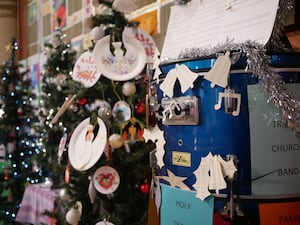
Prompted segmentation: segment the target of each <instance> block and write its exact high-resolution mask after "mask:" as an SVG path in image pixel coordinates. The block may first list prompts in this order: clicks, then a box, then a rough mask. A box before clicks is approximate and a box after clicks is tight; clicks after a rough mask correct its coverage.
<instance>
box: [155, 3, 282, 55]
mask: <svg viewBox="0 0 300 225" xmlns="http://www.w3.org/2000/svg"><path fill="white" fill-rule="evenodd" d="M226 2H227V1H224V0H214V1H211V0H201V1H200V0H196V1H191V2H189V3H188V4H186V5H184V6H179V5H174V6H172V8H171V13H170V18H169V23H168V29H167V33H166V38H165V42H164V46H163V49H162V57H161V59H162V60H166V59H170V58H171V59H173V58H175V59H176V58H177V57H178V55H179V54H180V52H181V51H182V50H185V49H186V48H209V47H214V46H216V45H217V44H222V43H224V42H226V41H227V40H232V41H234V42H235V43H244V42H246V41H248V40H251V41H255V42H258V43H260V44H266V43H267V41H268V40H269V38H270V36H271V33H272V30H273V26H274V21H275V18H276V13H277V7H278V2H279V0H264V1H258V0H251V1H244V0H235V1H230V2H231V3H230V7H228V5H226Z"/></svg>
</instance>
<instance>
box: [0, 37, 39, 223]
mask: <svg viewBox="0 0 300 225" xmlns="http://www.w3.org/2000/svg"><path fill="white" fill-rule="evenodd" d="M7 49H8V50H10V51H11V58H10V60H9V61H7V62H5V63H4V64H3V65H2V66H1V68H0V71H1V72H0V76H1V79H0V101H1V108H0V111H1V116H0V151H1V153H0V180H1V182H0V198H1V206H0V224H1V223H2V222H4V224H15V222H14V220H15V216H16V212H17V210H18V208H19V204H20V202H21V200H22V195H23V192H24V189H25V186H26V184H28V183H38V182H41V180H42V179H43V172H42V170H41V169H40V168H39V167H38V166H37V164H36V162H35V160H34V157H33V156H34V155H38V154H39V152H40V149H39V145H38V137H37V136H36V133H35V124H36V122H37V117H36V115H34V113H33V112H34V111H35V110H36V109H34V105H33V101H34V100H35V97H36V96H35V94H34V93H33V92H32V89H31V81H30V79H29V77H28V76H27V74H28V71H27V70H26V71H24V72H21V68H22V65H19V64H16V62H15V56H16V51H17V50H18V44H17V42H16V40H15V39H13V40H12V43H11V44H10V45H9V46H8V47H7Z"/></svg>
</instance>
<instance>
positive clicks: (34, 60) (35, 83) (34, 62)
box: [27, 54, 40, 107]
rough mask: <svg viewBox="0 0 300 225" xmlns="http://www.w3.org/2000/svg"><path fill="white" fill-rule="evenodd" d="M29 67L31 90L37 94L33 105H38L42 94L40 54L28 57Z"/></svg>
mask: <svg viewBox="0 0 300 225" xmlns="http://www.w3.org/2000/svg"><path fill="white" fill-rule="evenodd" d="M27 69H29V73H28V77H29V79H30V80H31V90H32V92H33V93H34V94H35V95H36V96H37V98H36V100H34V101H33V102H32V105H33V106H34V107H38V98H39V96H40V83H39V82H40V65H39V55H38V54H37V55H33V56H30V57H29V58H28V59H27Z"/></svg>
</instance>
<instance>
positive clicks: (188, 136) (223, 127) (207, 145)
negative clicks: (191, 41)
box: [157, 56, 299, 195]
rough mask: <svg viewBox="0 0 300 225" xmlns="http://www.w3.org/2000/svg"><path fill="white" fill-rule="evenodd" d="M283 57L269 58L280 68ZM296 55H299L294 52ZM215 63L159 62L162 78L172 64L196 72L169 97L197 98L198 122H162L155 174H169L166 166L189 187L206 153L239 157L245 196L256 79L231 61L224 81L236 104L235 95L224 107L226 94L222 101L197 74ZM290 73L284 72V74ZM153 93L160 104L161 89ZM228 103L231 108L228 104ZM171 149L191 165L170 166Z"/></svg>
mask: <svg viewBox="0 0 300 225" xmlns="http://www.w3.org/2000/svg"><path fill="white" fill-rule="evenodd" d="M286 57H287V56H272V57H271V61H270V62H271V64H278V65H279V66H282V65H283V64H285V63H286V62H285V63H284V61H285V60H286ZM296 58H297V59H299V57H298V56H297V57H296ZM215 61H216V58H202V59H193V60H186V61H180V62H174V63H170V64H164V65H160V68H161V71H162V77H164V75H166V74H167V73H168V72H169V71H170V70H171V69H173V68H175V66H176V65H181V64H184V65H186V66H187V67H188V68H189V69H190V70H191V71H194V72H197V73H199V74H200V76H199V77H198V78H197V79H196V80H195V82H194V84H193V87H192V88H189V89H188V91H186V92H185V93H184V94H182V93H181V91H180V90H181V89H180V84H179V83H178V82H176V83H175V87H174V95H173V98H178V97H179V98H180V97H182V96H193V97H196V98H197V99H198V101H199V104H198V108H199V114H198V116H199V120H198V121H197V124H192V125H191V124H184V123H182V124H180V123H177V124H176V123H175V124H161V129H162V130H163V131H164V137H165V141H166V144H165V155H164V164H165V166H164V167H163V168H161V169H160V170H159V175H167V169H169V170H171V171H172V172H173V173H174V174H175V175H176V176H179V177H187V179H186V180H185V181H184V182H185V184H186V185H188V186H189V187H190V188H191V189H192V190H193V185H194V184H195V182H196V178H195V175H194V172H195V170H196V169H197V168H198V166H199V164H200V161H201V157H205V156H207V154H208V153H209V152H211V153H212V154H213V155H217V154H219V155H220V156H222V157H224V158H225V157H226V156H227V155H234V156H236V158H237V167H238V173H237V178H236V184H237V187H238V190H237V191H238V193H239V194H244V195H249V194H251V161H250V158H251V157H250V151H251V149H250V131H249V111H248V96H247V86H248V85H252V84H257V83H258V82H259V80H258V78H257V77H256V76H254V75H253V74H252V73H251V72H247V71H245V66H246V59H245V58H243V57H241V58H240V59H239V60H238V61H237V62H236V63H235V64H234V65H232V67H231V72H230V73H231V74H230V79H229V83H228V86H229V87H230V89H231V90H233V91H234V93H237V94H239V95H240V96H241V98H240V102H237V101H236V100H234V99H233V100H231V102H229V105H228V104H227V105H226V103H225V101H226V99H225V98H224V99H222V103H220V100H219V95H220V93H223V92H225V91H226V90H225V89H224V88H222V87H219V86H217V85H216V86H215V87H213V88H212V87H211V86H210V83H211V82H210V81H208V80H206V79H204V78H203V76H201V72H207V71H208V70H209V69H211V68H212V66H213V65H214V63H215ZM288 61H289V62H291V61H290V60H288ZM278 62H279V63H278ZM280 63H281V65H280ZM298 63H299V60H298ZM288 75H289V74H285V76H288ZM291 75H292V76H294V77H297V78H296V79H298V82H299V76H295V74H291ZM293 79H294V80H293V81H292V82H296V80H295V78H293ZM162 80H163V78H162ZM287 80H290V79H289V78H288V79H287ZM157 92H158V93H157V94H158V102H159V103H162V102H163V101H164V96H163V92H162V91H161V90H160V88H159V87H158V88H157ZM217 103H220V104H219V106H220V107H219V109H216V108H215V107H216V104H217ZM230 104H232V105H234V107H233V108H232V107H230ZM237 105H239V113H238V115H233V111H234V110H236V106H237ZM175 152H180V153H188V154H189V155H190V156H191V157H190V158H191V161H190V165H188V166H181V165H178V164H174V153H175ZM225 192H227V191H225Z"/></svg>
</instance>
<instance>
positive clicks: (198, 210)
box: [161, 184, 214, 225]
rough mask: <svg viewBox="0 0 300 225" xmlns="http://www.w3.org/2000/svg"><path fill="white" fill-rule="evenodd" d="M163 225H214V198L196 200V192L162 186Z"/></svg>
mask: <svg viewBox="0 0 300 225" xmlns="http://www.w3.org/2000/svg"><path fill="white" fill-rule="evenodd" d="M161 192H162V203H161V225H179V224H180V225H182V224H184V225H197V224H199V225H200V224H201V225H212V221H213V208H214V198H213V196H211V197H208V198H206V199H205V201H201V200H200V199H199V198H196V192H192V191H184V190H182V189H179V188H174V187H170V186H168V185H165V184H161Z"/></svg>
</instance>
